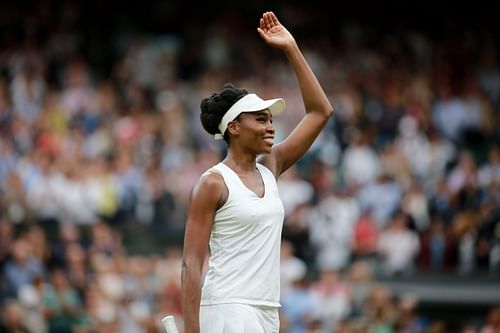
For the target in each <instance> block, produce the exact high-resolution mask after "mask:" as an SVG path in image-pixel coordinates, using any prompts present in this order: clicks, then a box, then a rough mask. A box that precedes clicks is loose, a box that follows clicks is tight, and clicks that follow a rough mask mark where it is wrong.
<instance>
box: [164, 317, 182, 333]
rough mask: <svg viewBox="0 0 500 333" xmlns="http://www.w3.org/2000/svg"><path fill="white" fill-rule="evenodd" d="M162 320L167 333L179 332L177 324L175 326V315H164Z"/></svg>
mask: <svg viewBox="0 0 500 333" xmlns="http://www.w3.org/2000/svg"><path fill="white" fill-rule="evenodd" d="M161 321H162V322H163V326H165V330H166V331H167V333H179V331H178V330H177V326H175V319H174V316H166V317H163V319H162V320H161Z"/></svg>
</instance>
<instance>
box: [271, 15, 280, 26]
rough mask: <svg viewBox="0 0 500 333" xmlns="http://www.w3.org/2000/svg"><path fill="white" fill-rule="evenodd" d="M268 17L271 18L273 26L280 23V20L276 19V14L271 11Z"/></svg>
mask: <svg viewBox="0 0 500 333" xmlns="http://www.w3.org/2000/svg"><path fill="white" fill-rule="evenodd" d="M269 19H270V20H271V22H272V25H273V26H275V25H279V24H280V22H279V21H278V18H277V17H276V15H275V14H274V13H273V12H269Z"/></svg>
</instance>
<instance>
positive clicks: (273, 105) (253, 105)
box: [215, 94, 285, 140]
mask: <svg viewBox="0 0 500 333" xmlns="http://www.w3.org/2000/svg"><path fill="white" fill-rule="evenodd" d="M266 109H269V111H271V114H272V115H273V116H276V115H278V114H280V113H281V112H283V111H284V110H285V101H284V100H283V98H274V99H268V100H263V99H262V98H260V97H259V96H257V95H256V94H248V95H245V96H243V97H242V98H241V99H239V100H238V101H237V102H236V103H234V104H233V105H232V106H231V107H230V108H229V110H227V112H226V114H225V115H224V117H222V120H221V121H220V124H219V131H220V133H217V134H215V140H222V139H224V132H226V129H227V125H228V124H229V123H230V122H231V121H233V120H235V119H236V117H238V116H239V115H240V113H243V112H256V111H262V110H266Z"/></svg>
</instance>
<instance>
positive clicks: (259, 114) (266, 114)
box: [248, 111, 273, 118]
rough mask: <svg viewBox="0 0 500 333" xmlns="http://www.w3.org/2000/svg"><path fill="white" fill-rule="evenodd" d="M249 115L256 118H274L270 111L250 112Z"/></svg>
mask: <svg viewBox="0 0 500 333" xmlns="http://www.w3.org/2000/svg"><path fill="white" fill-rule="evenodd" d="M248 113H251V114H253V115H254V116H255V117H259V116H266V117H271V118H272V117H273V115H272V114H271V112H269V111H256V112H248Z"/></svg>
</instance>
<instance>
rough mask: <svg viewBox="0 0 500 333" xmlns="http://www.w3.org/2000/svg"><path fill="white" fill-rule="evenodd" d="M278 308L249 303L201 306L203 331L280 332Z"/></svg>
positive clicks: (233, 332)
mask: <svg viewBox="0 0 500 333" xmlns="http://www.w3.org/2000/svg"><path fill="white" fill-rule="evenodd" d="M279 325H280V324H279V315H278V308H276V307H266V306H254V305H248V304H216V305H204V306H201V307H200V332H201V333H278V332H279Z"/></svg>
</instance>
